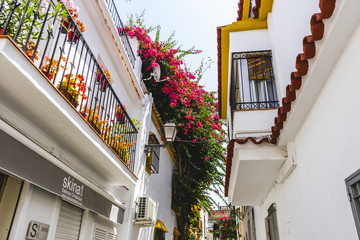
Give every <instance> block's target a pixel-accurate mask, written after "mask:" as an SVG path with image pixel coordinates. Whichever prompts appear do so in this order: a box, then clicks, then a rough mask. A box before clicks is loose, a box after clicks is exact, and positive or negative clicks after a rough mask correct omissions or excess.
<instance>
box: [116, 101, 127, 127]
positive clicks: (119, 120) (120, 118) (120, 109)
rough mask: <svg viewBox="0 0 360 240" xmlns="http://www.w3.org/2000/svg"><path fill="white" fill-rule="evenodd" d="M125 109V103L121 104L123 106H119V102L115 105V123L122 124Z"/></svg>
mask: <svg viewBox="0 0 360 240" xmlns="http://www.w3.org/2000/svg"><path fill="white" fill-rule="evenodd" d="M125 111H126V106H125V105H123V107H121V106H120V105H119V104H117V105H116V110H115V118H116V122H117V123H119V124H122V123H124V122H125V117H126V114H125Z"/></svg>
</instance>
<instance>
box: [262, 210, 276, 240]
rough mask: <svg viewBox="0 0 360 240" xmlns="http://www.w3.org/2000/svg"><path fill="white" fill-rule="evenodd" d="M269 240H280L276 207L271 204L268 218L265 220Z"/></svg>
mask: <svg viewBox="0 0 360 240" xmlns="http://www.w3.org/2000/svg"><path fill="white" fill-rule="evenodd" d="M265 224H266V233H267V234H266V235H267V240H279V230H278V225H277V218H276V205H275V203H273V204H271V206H270V207H269V209H268V216H267V217H266V219H265Z"/></svg>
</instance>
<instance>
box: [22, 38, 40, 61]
mask: <svg viewBox="0 0 360 240" xmlns="http://www.w3.org/2000/svg"><path fill="white" fill-rule="evenodd" d="M35 47H36V44H35V43H34V42H33V41H32V39H31V38H30V40H29V43H28V44H27V46H26V50H25V54H26V55H27V56H28V57H29V58H30V59H31V60H35V61H36V60H39V52H40V51H39V50H36V52H35ZM33 58H34V59H33Z"/></svg>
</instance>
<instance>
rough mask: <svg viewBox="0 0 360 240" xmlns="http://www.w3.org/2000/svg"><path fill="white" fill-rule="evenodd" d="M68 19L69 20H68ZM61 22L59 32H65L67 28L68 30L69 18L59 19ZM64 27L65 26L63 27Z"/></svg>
mask: <svg viewBox="0 0 360 240" xmlns="http://www.w3.org/2000/svg"><path fill="white" fill-rule="evenodd" d="M68 21H69V22H68ZM61 23H62V24H63V25H64V26H63V25H61V24H60V32H61V33H67V32H68V30H69V27H70V20H67V19H63V20H61ZM64 27H65V28H64Z"/></svg>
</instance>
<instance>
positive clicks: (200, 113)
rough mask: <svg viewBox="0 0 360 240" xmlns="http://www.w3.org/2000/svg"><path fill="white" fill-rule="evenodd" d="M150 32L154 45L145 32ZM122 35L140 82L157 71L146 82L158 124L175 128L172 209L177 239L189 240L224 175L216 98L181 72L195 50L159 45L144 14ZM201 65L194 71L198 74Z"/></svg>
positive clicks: (157, 33) (173, 44)
mask: <svg viewBox="0 0 360 240" xmlns="http://www.w3.org/2000/svg"><path fill="white" fill-rule="evenodd" d="M153 30H156V31H155V40H152V38H151V37H150V35H149V34H150V32H151V31H153ZM125 31H126V32H127V34H128V35H129V36H130V37H131V38H135V39H137V40H138V41H139V45H140V46H139V50H138V54H139V55H140V58H141V60H142V62H143V65H142V75H143V76H142V78H143V79H148V78H149V77H150V76H151V75H150V74H151V72H152V71H153V69H154V68H155V67H158V66H159V67H160V69H161V77H160V81H155V80H149V81H145V84H146V87H147V88H148V90H149V91H150V92H151V93H152V96H153V98H154V104H155V106H156V108H157V109H158V111H159V113H160V116H161V119H162V121H163V122H168V121H170V120H171V121H173V122H175V123H176V125H177V127H178V134H177V139H176V141H175V142H174V143H173V146H174V148H175V150H176V153H177V160H178V166H177V172H176V173H175V174H174V175H173V193H172V197H173V199H172V208H173V210H174V211H175V213H176V215H177V219H178V225H179V228H180V230H181V232H182V236H181V237H182V239H189V234H190V229H191V227H192V224H191V223H192V222H193V219H194V218H196V217H197V216H196V214H194V211H192V210H191V209H193V208H194V206H198V207H200V208H202V209H206V210H209V211H210V209H211V206H212V205H213V204H214V201H213V200H212V199H211V197H210V196H209V190H212V189H217V188H221V186H222V185H223V181H222V179H223V176H224V160H225V156H224V148H223V146H222V144H223V143H225V141H226V137H225V130H224V129H223V122H222V120H220V118H219V115H218V105H217V104H218V101H217V99H216V97H215V95H214V94H215V93H211V92H207V91H206V90H205V89H204V87H203V86H201V85H199V84H198V82H199V80H200V79H196V76H195V75H197V76H202V74H201V73H199V71H195V73H196V72H197V73H199V74H195V75H194V74H193V73H192V72H190V71H189V70H188V69H187V68H185V67H183V66H184V64H183V57H184V56H186V55H188V54H198V53H200V52H201V51H200V50H194V48H190V49H189V50H181V49H180V48H179V47H176V45H177V42H176V41H174V40H173V37H174V34H172V35H171V36H170V37H169V38H168V39H167V40H166V41H159V36H160V27H149V28H147V27H146V26H145V24H144V19H143V15H140V16H137V18H136V19H134V18H132V17H131V18H130V20H129V23H128V25H127V26H126V27H125ZM202 67H203V65H201V66H200V68H199V69H202Z"/></svg>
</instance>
